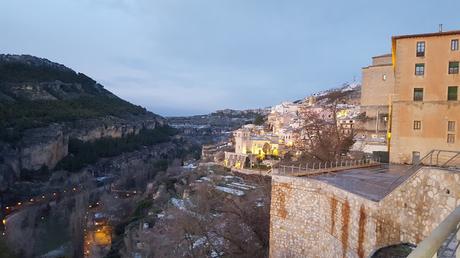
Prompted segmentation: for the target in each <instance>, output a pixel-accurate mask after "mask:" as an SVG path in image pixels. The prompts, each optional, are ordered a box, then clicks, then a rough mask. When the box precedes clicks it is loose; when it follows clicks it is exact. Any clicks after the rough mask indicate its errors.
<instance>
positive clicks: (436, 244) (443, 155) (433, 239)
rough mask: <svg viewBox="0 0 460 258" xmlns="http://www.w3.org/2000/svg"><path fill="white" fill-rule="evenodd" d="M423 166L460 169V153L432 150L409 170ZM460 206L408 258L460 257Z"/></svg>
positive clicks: (415, 169)
mask: <svg viewBox="0 0 460 258" xmlns="http://www.w3.org/2000/svg"><path fill="white" fill-rule="evenodd" d="M423 166H430V167H439V168H443V169H449V170H459V169H460V151H450V150H432V151H430V152H429V153H428V154H426V155H425V156H424V157H423V158H422V159H420V161H419V162H417V163H415V164H413V165H412V167H411V168H409V170H411V171H413V172H415V171H417V170H418V169H419V168H421V167H423ZM459 229H460V206H459V207H457V208H456V209H455V210H454V211H452V212H451V213H450V214H449V215H448V216H447V217H446V218H445V219H444V220H443V221H442V222H441V224H439V225H438V226H437V227H436V228H435V229H434V230H433V231H432V232H431V234H430V235H429V236H428V237H427V238H426V239H425V240H423V241H422V242H420V244H418V246H417V248H415V250H414V251H412V252H411V254H410V255H409V256H408V258H435V257H460V251H459V245H460V241H459V240H460V235H459Z"/></svg>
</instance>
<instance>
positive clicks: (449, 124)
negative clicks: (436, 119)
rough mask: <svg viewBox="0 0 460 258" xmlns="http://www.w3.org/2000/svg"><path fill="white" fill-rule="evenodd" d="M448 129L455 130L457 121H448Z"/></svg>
mask: <svg viewBox="0 0 460 258" xmlns="http://www.w3.org/2000/svg"><path fill="white" fill-rule="evenodd" d="M447 131H449V132H455V121H448V122H447Z"/></svg>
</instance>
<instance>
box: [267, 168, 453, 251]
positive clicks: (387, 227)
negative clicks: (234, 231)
mask: <svg viewBox="0 0 460 258" xmlns="http://www.w3.org/2000/svg"><path fill="white" fill-rule="evenodd" d="M459 183H460V174H458V173H455V172H451V171H447V170H441V169H435V168H428V167H425V168H421V169H420V170H419V171H417V172H416V173H414V174H413V175H412V176H411V177H409V178H408V179H407V180H406V181H405V182H403V183H402V184H401V185H399V186H398V187H397V188H396V189H394V190H393V191H392V192H391V193H389V194H388V195H387V196H385V197H384V198H382V199H381V200H380V201H372V200H369V199H366V198H364V197H361V196H359V195H356V194H353V193H350V192H348V191H345V190H343V189H340V188H337V187H335V186H332V185H329V184H327V183H325V182H321V181H318V180H314V179H311V178H306V177H287V176H278V175H274V176H273V177H272V199H271V200H272V201H271V209H270V257H360V258H362V257H368V256H369V255H370V254H372V252H374V251H375V250H377V249H379V248H381V247H385V246H389V245H394V244H399V243H411V244H417V243H419V242H420V241H422V240H423V239H424V238H425V237H427V236H428V235H429V234H430V232H431V231H432V230H433V229H434V228H435V227H436V226H437V225H438V224H439V223H440V222H441V221H442V220H443V219H444V218H445V217H447V215H448V214H449V213H450V212H451V211H453V210H454V208H455V207H456V206H457V205H460V187H458V185H459Z"/></svg>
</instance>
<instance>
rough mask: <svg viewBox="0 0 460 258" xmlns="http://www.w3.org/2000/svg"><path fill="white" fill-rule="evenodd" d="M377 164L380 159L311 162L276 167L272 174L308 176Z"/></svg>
mask: <svg viewBox="0 0 460 258" xmlns="http://www.w3.org/2000/svg"><path fill="white" fill-rule="evenodd" d="M379 164H380V159H374V158H368V159H359V160H335V161H325V162H312V163H307V164H304V165H302V164H299V165H279V166H278V167H276V168H274V169H273V174H277V175H286V176H309V175H316V174H321V173H329V172H335V171H340V170H345V169H351V168H361V167H369V166H376V165H379Z"/></svg>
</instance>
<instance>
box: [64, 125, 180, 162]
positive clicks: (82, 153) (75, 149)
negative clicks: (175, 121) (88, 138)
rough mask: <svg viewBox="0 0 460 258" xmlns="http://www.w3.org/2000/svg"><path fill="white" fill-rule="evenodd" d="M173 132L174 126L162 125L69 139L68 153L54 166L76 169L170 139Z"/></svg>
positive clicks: (174, 131)
mask: <svg viewBox="0 0 460 258" xmlns="http://www.w3.org/2000/svg"><path fill="white" fill-rule="evenodd" d="M175 133H176V130H175V129H174V128H171V127H169V126H163V127H158V128H155V129H153V130H146V129H144V130H141V131H140V132H139V133H138V134H131V135H129V136H127V137H123V138H101V139H98V140H96V141H93V142H83V141H80V140H78V139H70V140H69V155H68V156H67V157H66V158H64V159H63V160H61V161H60V162H59V163H58V165H57V167H56V168H57V169H65V170H68V171H77V170H79V169H81V168H83V167H84V166H86V165H88V164H93V163H95V162H96V161H97V160H98V159H99V158H108V157H114V156H117V155H120V154H122V153H124V152H131V151H135V150H137V149H139V148H141V147H142V146H150V145H153V144H158V143H162V142H167V141H170V139H171V138H170V137H171V136H173V135H174V134H175Z"/></svg>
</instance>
